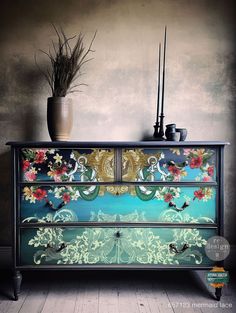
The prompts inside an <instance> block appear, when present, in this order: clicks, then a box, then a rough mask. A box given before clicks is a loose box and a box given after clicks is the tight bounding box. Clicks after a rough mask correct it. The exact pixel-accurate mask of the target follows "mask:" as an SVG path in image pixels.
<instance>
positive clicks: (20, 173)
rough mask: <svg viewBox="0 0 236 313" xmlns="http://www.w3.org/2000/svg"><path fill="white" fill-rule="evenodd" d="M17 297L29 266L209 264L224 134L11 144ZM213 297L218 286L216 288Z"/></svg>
mask: <svg viewBox="0 0 236 313" xmlns="http://www.w3.org/2000/svg"><path fill="white" fill-rule="evenodd" d="M8 144H9V145H11V149H12V194H13V212H14V213H13V221H14V235H13V239H14V240H13V241H14V273H15V274H14V295H15V298H16V299H18V295H19V293H20V285H21V279H22V275H21V271H23V270H29V269H37V270H39V269H55V268H56V269H58V270H59V269H91V268H96V269H104V268H110V269H114V268H116V269H127V268H130V269H153V270H154V269H177V268H178V269H191V270H192V269H210V268H212V267H213V266H214V265H216V264H215V262H214V261H212V260H210V259H209V258H208V257H207V256H206V253H205V249H204V247H205V245H206V242H207V240H208V239H209V238H210V237H212V236H214V235H223V202H224V199H223V152H224V151H223V150H224V145H225V143H223V142H154V141H149V142H9V143H8ZM216 296H217V298H220V290H217V294H216Z"/></svg>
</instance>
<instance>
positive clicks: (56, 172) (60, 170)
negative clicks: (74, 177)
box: [55, 166, 67, 175]
mask: <svg viewBox="0 0 236 313" xmlns="http://www.w3.org/2000/svg"><path fill="white" fill-rule="evenodd" d="M66 171H67V167H66V166H63V167H59V168H58V169H56V170H55V174H56V175H63V174H65V173H66Z"/></svg>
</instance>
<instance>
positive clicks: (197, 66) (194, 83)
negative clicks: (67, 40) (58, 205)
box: [0, 0, 236, 245]
mask: <svg viewBox="0 0 236 313" xmlns="http://www.w3.org/2000/svg"><path fill="white" fill-rule="evenodd" d="M233 3H234V1H233V0H232V1H231V0H146V1H145V0H136V1H134V0H124V1H122V0H119V1H118V0H117V1H116V0H113V1H112V0H110V1H108V0H100V1H99V0H97V1H96V0H94V1H93V0H92V1H81V0H60V1H56V0H54V1H52V0H47V1H45V0H40V1H37V0H35V1H29V0H19V1H9V0H6V1H4V0H2V1H1V12H0V15H1V16H0V123H1V124H0V128H1V144H0V173H1V175H0V184H1V185H0V193H1V195H0V197H1V198H0V199H1V202H0V203H1V207H0V245H9V244H10V241H11V227H10V226H11V222H10V221H11V219H10V179H9V178H10V154H9V148H8V147H6V146H5V142H6V141H9V140H49V136H48V132H47V125H46V99H47V97H48V96H49V89H48V87H47V85H46V83H45V81H44V79H43V77H42V76H41V75H40V73H39V71H38V70H37V68H36V67H35V64H34V54H35V53H36V54H37V55H38V62H41V63H42V64H44V63H45V59H44V58H42V56H40V54H39V53H38V49H43V50H47V49H48V48H49V46H50V42H51V40H52V39H55V34H54V32H53V30H52V27H51V25H50V23H51V22H53V23H55V24H56V25H59V24H60V25H62V26H63V27H64V29H65V31H66V33H67V34H68V35H74V34H76V33H78V32H79V31H82V32H83V33H84V34H85V39H86V41H87V42H89V40H90V39H91V38H92V36H93V33H94V32H95V30H97V31H98V34H97V37H96V40H95V43H94V49H95V50H96V52H95V53H94V60H93V61H92V62H90V63H89V64H87V66H86V68H85V72H86V75H85V76H84V77H83V82H84V83H88V84H89V86H88V87H86V88H83V90H84V92H83V93H80V94H77V95H74V96H73V97H74V103H75V106H74V107H75V113H74V126H73V131H72V136H71V139H72V140H92V141H94V140H141V139H142V138H144V137H145V136H147V135H151V134H152V132H153V129H152V126H153V123H154V119H155V102H156V69H157V46H158V42H159V40H160V39H162V36H163V29H164V25H167V26H168V51H167V72H166V97H165V103H166V110H165V114H166V119H165V123H166V124H167V123H170V122H176V123H177V125H178V126H179V127H186V128H187V129H188V132H189V135H188V140H226V141H230V142H231V146H230V147H227V149H226V169H225V190H226V201H225V203H226V210H225V211H226V212H225V226H226V236H227V238H228V239H229V240H230V241H231V242H232V243H236V240H235V233H236V232H235V226H234V224H235V219H236V213H235V212H236V208H235V205H234V204H235V201H236V195H235V185H236V179H235V157H234V154H235V141H236V138H235V128H236V127H235V119H234V114H235V79H236V73H235V71H236V68H235V65H236V53H235V43H234V36H235V30H236V29H235V28H236V27H235V24H234V18H235V7H234V5H233Z"/></svg>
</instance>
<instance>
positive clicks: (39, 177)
mask: <svg viewBox="0 0 236 313" xmlns="http://www.w3.org/2000/svg"><path fill="white" fill-rule="evenodd" d="M21 179H22V180H23V181H25V182H34V181H55V182H63V181H68V182H72V181H76V182H109V181H113V180H114V149H106V148H101V149H99V148H94V149H42V148H41V149H36V148H31V149H28V148H25V149H21Z"/></svg>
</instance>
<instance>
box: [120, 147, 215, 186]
mask: <svg viewBox="0 0 236 313" xmlns="http://www.w3.org/2000/svg"><path fill="white" fill-rule="evenodd" d="M216 174H217V173H216V150H215V149H208V148H200V147H195V148H191V149H189V148H160V149H150V148H148V149H123V150H122V179H123V181H124V182H125V181H127V182H134V181H140V182H149V181H152V182H153V181H154V182H155V181H156V182H158V181H167V182H168V181H170V182H179V181H183V182H184V181H186V182H187V181H188V182H195V181H199V182H214V181H216Z"/></svg>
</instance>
